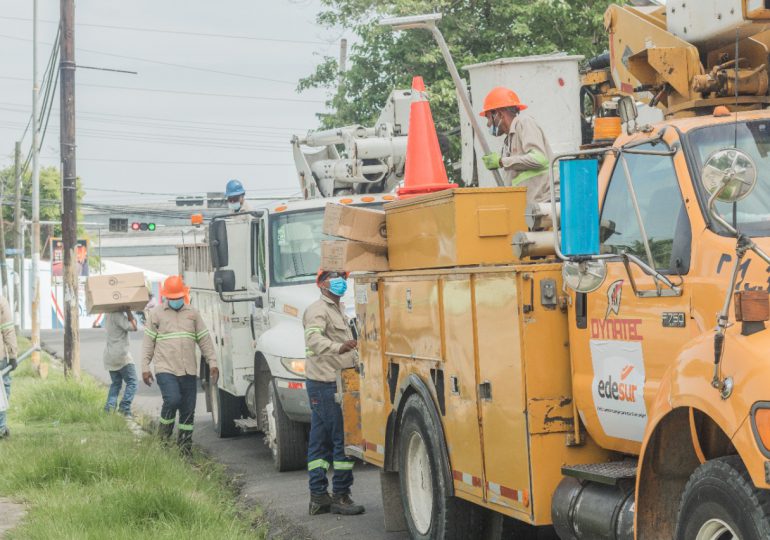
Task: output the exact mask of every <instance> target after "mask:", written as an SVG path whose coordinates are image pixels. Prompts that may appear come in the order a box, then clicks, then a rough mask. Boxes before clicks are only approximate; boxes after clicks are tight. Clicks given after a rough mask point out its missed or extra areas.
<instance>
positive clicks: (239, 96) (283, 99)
mask: <svg viewBox="0 0 770 540" xmlns="http://www.w3.org/2000/svg"><path fill="white" fill-rule="evenodd" d="M0 79H7V80H9V81H24V82H29V81H30V79H28V78H25V77H10V76H8V75H2V76H0ZM78 86H86V87H89V88H107V89H110V90H128V91H131V92H154V93H159V94H172V95H188V96H203V97H224V98H233V99H250V100H255V101H281V102H287V101H288V102H292V103H324V101H323V100H319V99H301V98H290V97H268V96H244V95H242V94H217V93H213V92H192V91H189V90H166V89H164V88H142V87H138V86H136V87H131V86H115V85H110V84H87V83H78Z"/></svg>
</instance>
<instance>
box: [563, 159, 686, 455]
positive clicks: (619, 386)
mask: <svg viewBox="0 0 770 540" xmlns="http://www.w3.org/2000/svg"><path fill="white" fill-rule="evenodd" d="M663 146H664V145H662V144H659V145H658V146H657V147H655V148H653V147H652V146H651V145H645V146H641V147H637V149H638V150H642V151H645V150H652V151H658V152H660V151H661V147H663ZM623 160H625V163H626V164H627V167H624V164H623ZM615 161H616V162H615V166H614V171H613V173H612V175H611V177H610V181H609V185H608V187H607V189H606V191H605V195H604V203H603V205H602V210H601V228H600V237H601V252H602V253H621V252H623V251H626V252H628V253H631V254H633V255H636V256H637V257H639V258H640V259H641V260H643V261H644V262H646V263H647V264H648V265H649V266H651V267H654V268H655V269H656V270H657V271H658V272H660V273H661V274H664V275H666V276H667V277H668V278H669V279H670V280H671V281H672V282H674V283H675V284H678V283H679V282H681V283H682V287H681V289H682V291H683V293H682V294H681V295H675V294H673V291H672V290H671V289H670V288H669V287H667V286H666V285H663V284H656V282H655V279H654V278H653V277H651V276H649V275H647V274H645V273H643V272H642V271H641V269H640V268H639V267H638V266H636V265H633V264H630V265H629V267H628V268H626V265H625V264H624V263H623V262H622V261H621V260H620V259H618V260H615V259H611V260H610V262H608V264H607V269H608V272H607V278H606V280H605V281H604V283H603V284H602V285H601V286H600V287H599V289H598V290H596V291H594V292H592V293H590V294H588V295H585V294H580V293H578V294H577V296H576V297H575V299H574V300H575V302H574V306H575V319H574V320H572V321H570V325H571V328H570V337H571V339H570V343H571V354H572V361H573V366H574V372H575V393H576V396H575V397H576V402H577V406H578V410H579V412H580V415H581V418H582V419H583V421H584V422H585V423H586V426H587V428H588V431H589V433H590V434H591V436H592V437H593V438H594V439H595V440H596V441H597V442H598V443H599V445H600V446H605V447H607V448H611V449H615V450H619V451H628V452H635V451H638V448H639V445H640V444H639V443H640V442H641V441H642V438H643V436H644V431H645V428H646V426H647V411H648V409H649V407H650V405H651V403H652V400H653V399H654V397H655V394H656V393H657V390H658V386H659V383H660V379H661V377H662V376H663V374H664V372H665V371H666V369H667V367H668V366H669V365H671V363H672V362H673V361H674V360H675V359H676V357H677V352H678V351H679V350H680V348H681V347H682V345H683V344H684V343H685V342H686V341H687V340H688V339H689V338H690V337H692V336H693V335H694V333H695V330H696V329H695V328H694V327H695V321H693V320H691V319H690V318H689V297H688V294H689V293H688V289H687V287H686V280H687V277H686V276H687V273H688V271H689V267H690V248H691V240H692V231H691V226H690V221H689V216H688V212H687V208H688V206H690V205H697V202H695V201H694V200H689V199H688V200H687V201H685V199H684V198H683V196H682V192H681V190H680V187H679V186H680V184H679V181H678V179H677V171H681V174H682V175H684V176H686V175H687V172H686V171H687V167H686V163H685V160H684V156H683V153H682V152H678V153H677V154H675V155H674V157H672V156H668V155H649V154H647V155H642V154H633V153H624V154H622V155H621V156H619V157H618V158H617V159H616V160H615ZM634 200H636V203H637V204H634ZM637 207H638V212H637ZM696 209H697V206H696ZM696 211H697V210H696ZM658 291H660V293H658Z"/></svg>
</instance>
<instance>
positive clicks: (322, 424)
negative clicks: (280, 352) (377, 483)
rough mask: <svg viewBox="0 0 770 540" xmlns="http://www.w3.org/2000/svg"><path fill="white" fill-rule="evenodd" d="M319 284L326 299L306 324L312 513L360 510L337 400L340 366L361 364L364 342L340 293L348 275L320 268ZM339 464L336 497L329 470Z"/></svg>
mask: <svg viewBox="0 0 770 540" xmlns="http://www.w3.org/2000/svg"><path fill="white" fill-rule="evenodd" d="M316 284H317V285H318V287H319V288H320V289H321V298H320V299H319V300H316V301H315V302H314V303H313V304H311V305H310V306H308V308H307V309H306V310H305V314H304V316H303V318H302V322H303V325H304V327H305V356H306V357H307V360H306V365H305V374H306V377H307V383H306V385H307V394H308V398H309V399H310V410H311V416H310V440H309V441H308V455H307V461H308V463H307V468H308V472H309V475H310V515H316V514H326V513H328V512H332V513H334V514H344V515H356V514H362V513H363V512H364V507H363V506H361V505H359V504H355V503H354V502H353V500H352V499H351V498H350V487H351V486H352V485H353V461H351V460H350V459H348V457H347V456H346V455H345V447H344V440H343V439H344V438H343V426H342V408H341V407H340V405H339V404H338V403H337V402H336V400H335V394H336V392H337V383H336V381H337V370H339V369H342V368H348V367H353V366H355V365H356V360H357V358H358V353H357V352H356V347H357V346H358V343H357V342H356V340H355V339H353V333H352V331H351V329H350V326H349V324H348V319H347V317H346V316H345V313H344V311H343V309H342V308H341V307H340V298H341V297H342V295H344V294H345V290H346V289H347V286H348V282H347V274H345V273H337V272H326V271H323V270H320V271H319V272H318V276H317V278H316ZM329 467H333V468H334V478H333V480H332V496H331V497H330V496H329V493H328V491H327V488H328V485H329V481H328V479H327V478H326V473H327V471H328V470H329Z"/></svg>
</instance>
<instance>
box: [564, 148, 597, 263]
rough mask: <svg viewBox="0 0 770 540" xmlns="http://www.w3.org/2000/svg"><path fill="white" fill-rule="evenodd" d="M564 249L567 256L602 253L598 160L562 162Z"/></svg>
mask: <svg viewBox="0 0 770 540" xmlns="http://www.w3.org/2000/svg"><path fill="white" fill-rule="evenodd" d="M559 175H560V185H561V252H562V254H563V255H564V256H565V257H589V256H591V255H598V254H599V161H598V160H596V159H570V160H562V161H560V162H559Z"/></svg>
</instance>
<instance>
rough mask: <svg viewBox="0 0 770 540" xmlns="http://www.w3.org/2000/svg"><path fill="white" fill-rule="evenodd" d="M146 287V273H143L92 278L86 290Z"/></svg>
mask: <svg viewBox="0 0 770 540" xmlns="http://www.w3.org/2000/svg"><path fill="white" fill-rule="evenodd" d="M144 286H145V282H144V273H142V272H130V273H127V274H107V275H103V276H91V277H89V278H88V281H87V283H86V288H89V289H123V288H126V287H144Z"/></svg>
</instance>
